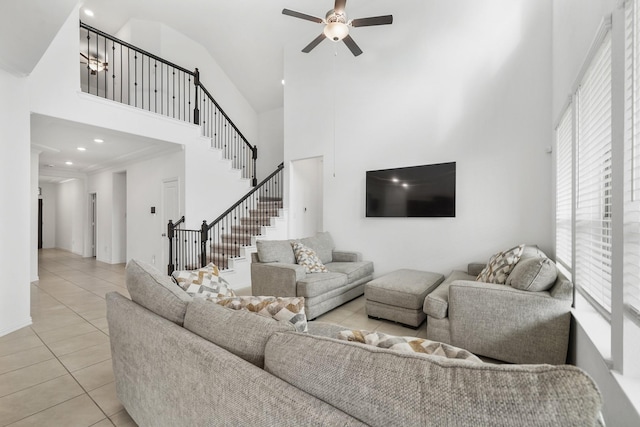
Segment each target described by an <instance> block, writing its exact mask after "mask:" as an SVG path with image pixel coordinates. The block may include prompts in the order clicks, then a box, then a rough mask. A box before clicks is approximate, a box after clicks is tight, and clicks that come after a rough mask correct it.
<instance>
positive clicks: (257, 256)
mask: <svg viewBox="0 0 640 427" xmlns="http://www.w3.org/2000/svg"><path fill="white" fill-rule="evenodd" d="M292 241H293V240H258V241H257V242H256V246H257V248H258V251H257V252H256V253H253V254H252V255H251V257H252V258H251V293H252V294H253V295H271V296H277V297H293V296H297V297H304V298H305V309H306V312H307V317H308V318H309V319H315V318H316V317H318V316H320V315H321V314H324V313H326V312H327V311H329V310H332V309H334V308H336V307H338V306H339V305H342V304H344V303H345V302H348V301H351V300H352V299H354V298H357V297H359V296H360V295H362V294H363V293H364V285H365V283H367V282H369V281H370V280H371V279H372V278H373V263H372V262H370V261H363V260H362V255H361V254H360V253H359V252H352V251H341V250H336V248H335V244H334V243H333V239H332V238H331V235H330V234H329V233H328V232H320V233H317V234H316V235H315V236H312V237H305V238H303V239H299V241H300V242H302V243H303V244H304V245H305V246H308V247H310V248H311V249H313V250H314V251H315V252H316V254H317V255H318V258H320V261H322V263H323V264H324V265H325V266H326V267H327V269H328V270H329V271H328V272H327V273H305V269H304V267H303V266H301V265H299V264H297V263H296V258H295V255H294V252H293V249H292V247H291V242H292Z"/></svg>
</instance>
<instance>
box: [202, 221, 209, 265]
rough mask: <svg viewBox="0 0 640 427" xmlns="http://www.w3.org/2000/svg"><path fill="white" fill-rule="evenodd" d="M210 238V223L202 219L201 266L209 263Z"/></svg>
mask: <svg viewBox="0 0 640 427" xmlns="http://www.w3.org/2000/svg"><path fill="white" fill-rule="evenodd" d="M208 239H209V225H207V221H202V226H201V227H200V267H204V266H206V265H207V240H208Z"/></svg>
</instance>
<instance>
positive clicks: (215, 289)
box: [171, 263, 236, 298]
mask: <svg viewBox="0 0 640 427" xmlns="http://www.w3.org/2000/svg"><path fill="white" fill-rule="evenodd" d="M171 276H172V277H173V278H174V279H175V281H176V282H177V283H178V286H180V287H181V288H182V289H184V290H185V291H186V292H187V293H188V294H189V295H191V296H193V297H200V298H209V297H215V298H224V297H235V296H236V293H235V292H233V289H231V287H230V286H229V282H227V281H226V280H224V279H223V278H222V277H220V271H219V270H218V267H217V266H216V265H215V264H214V263H211V264H209V265H207V266H206V267H202V268H201V269H199V270H191V271H174V272H173V274H172V275H171Z"/></svg>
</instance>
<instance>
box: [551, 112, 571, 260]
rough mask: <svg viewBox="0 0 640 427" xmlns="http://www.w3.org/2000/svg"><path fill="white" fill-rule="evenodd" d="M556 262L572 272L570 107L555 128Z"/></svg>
mask: <svg viewBox="0 0 640 427" xmlns="http://www.w3.org/2000/svg"><path fill="white" fill-rule="evenodd" d="M555 152H556V168H557V174H556V261H558V263H560V264H561V265H562V266H564V267H565V268H566V269H567V270H569V271H570V270H571V255H572V252H573V250H572V241H571V239H572V231H571V227H572V221H573V209H572V203H573V201H572V199H573V190H572V188H573V182H572V176H573V166H572V163H573V106H572V105H571V104H570V105H569V106H568V107H567V109H566V110H565V113H564V114H563V115H562V118H561V119H560V123H559V124H558V127H557V128H556V150H555Z"/></svg>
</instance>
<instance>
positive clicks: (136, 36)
mask: <svg viewBox="0 0 640 427" xmlns="http://www.w3.org/2000/svg"><path fill="white" fill-rule="evenodd" d="M117 36H118V37H119V38H121V39H122V40H125V41H128V42H129V43H131V44H133V45H134V46H138V47H140V48H142V49H144V50H146V51H148V52H150V53H153V54H155V55H158V56H160V57H161V58H163V59H166V60H168V61H170V62H173V63H174V64H176V65H179V66H181V67H183V68H186V69H187V70H191V71H193V70H195V69H196V68H198V70H199V71H200V80H201V82H202V84H203V85H204V86H205V87H206V88H207V90H208V91H209V92H210V93H211V95H213V97H214V98H215V100H216V102H218V104H220V106H221V107H222V109H223V110H224V111H225V113H226V114H227V115H228V116H229V117H230V118H231V120H232V121H233V122H234V123H235V125H236V126H237V127H238V129H240V131H241V132H242V134H243V135H244V136H245V138H247V140H248V141H249V142H250V143H251V144H256V143H257V140H258V115H257V114H256V112H255V111H254V110H253V108H252V107H251V105H250V104H249V102H248V101H247V100H246V99H245V98H244V97H243V96H242V94H241V93H240V91H238V89H237V88H236V87H235V85H234V84H233V83H232V82H231V80H230V79H229V77H228V76H227V75H226V74H225V72H224V71H223V70H222V68H220V66H219V65H218V63H217V62H216V60H215V59H214V58H213V57H212V56H211V55H210V54H209V52H208V51H207V50H206V49H205V48H204V47H203V46H202V45H201V44H199V43H197V42H196V41H194V40H192V39H190V38H188V37H186V36H185V35H184V34H182V33H180V32H178V31H176V30H174V29H173V28H171V27H169V26H167V25H165V24H162V23H157V22H150V21H145V20H141V19H131V20H129V22H127V24H125V26H124V27H123V28H122V29H121V30H120V31H118V34H117Z"/></svg>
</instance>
